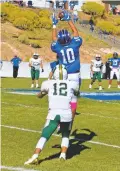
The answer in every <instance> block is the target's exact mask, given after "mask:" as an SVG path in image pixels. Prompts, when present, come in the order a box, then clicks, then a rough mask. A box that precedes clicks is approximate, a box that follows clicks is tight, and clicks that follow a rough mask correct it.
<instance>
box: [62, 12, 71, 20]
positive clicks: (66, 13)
mask: <svg viewBox="0 0 120 171" xmlns="http://www.w3.org/2000/svg"><path fill="white" fill-rule="evenodd" d="M63 13H64V17H63V18H61V21H69V20H71V16H70V13H69V12H68V11H63Z"/></svg>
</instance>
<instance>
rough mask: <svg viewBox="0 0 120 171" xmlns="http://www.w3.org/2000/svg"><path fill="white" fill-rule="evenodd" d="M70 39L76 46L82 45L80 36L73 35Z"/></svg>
mask: <svg viewBox="0 0 120 171" xmlns="http://www.w3.org/2000/svg"><path fill="white" fill-rule="evenodd" d="M72 41H73V42H74V43H75V44H76V45H77V46H78V47H80V46H81V45H82V38H81V37H79V36H78V37H73V39H72Z"/></svg>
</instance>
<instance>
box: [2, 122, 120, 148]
mask: <svg viewBox="0 0 120 171" xmlns="http://www.w3.org/2000/svg"><path fill="white" fill-rule="evenodd" d="M1 126H2V127H4V128H10V129H17V130H21V131H27V132H34V133H42V131H37V130H31V129H26V128H19V127H14V126H8V125H1ZM53 135H54V136H56V137H60V135H58V134H53ZM73 139H75V140H78V141H80V140H82V141H83V140H84V139H78V138H73ZM87 142H89V143H92V144H97V145H102V146H107V147H112V148H120V146H118V145H113V144H107V143H103V142H98V141H87Z"/></svg>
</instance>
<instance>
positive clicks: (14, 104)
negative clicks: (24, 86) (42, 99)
mask: <svg viewBox="0 0 120 171" xmlns="http://www.w3.org/2000/svg"><path fill="white" fill-rule="evenodd" d="M1 103H2V104H6V105H12V106H21V107H27V108H28V107H32V108H33V107H37V106H29V105H24V104H20V103H8V102H1Z"/></svg>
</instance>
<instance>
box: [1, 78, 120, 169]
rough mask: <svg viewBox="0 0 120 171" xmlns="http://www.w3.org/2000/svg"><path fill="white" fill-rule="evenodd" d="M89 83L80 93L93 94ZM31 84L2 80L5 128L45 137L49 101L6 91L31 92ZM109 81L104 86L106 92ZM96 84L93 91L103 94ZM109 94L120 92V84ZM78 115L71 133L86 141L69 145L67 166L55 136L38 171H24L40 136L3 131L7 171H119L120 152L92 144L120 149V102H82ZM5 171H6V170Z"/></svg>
mask: <svg viewBox="0 0 120 171" xmlns="http://www.w3.org/2000/svg"><path fill="white" fill-rule="evenodd" d="M89 82H90V80H83V82H82V87H81V91H89V90H88V85H89ZM30 84H31V80H30V79H25V78H24V79H23V78H18V79H13V78H2V92H1V94H2V98H1V99H2V110H1V124H2V125H8V126H14V127H18V128H25V129H31V130H37V131H41V130H42V128H43V126H44V123H45V119H46V116H47V111H48V103H47V97H45V98H43V99H38V98H37V97H36V96H33V95H31V96H30V95H15V94H10V93H7V92H6V91H5V89H4V88H26V89H27V88H29V87H30ZM107 86H108V81H103V87H104V88H105V90H104V91H108V90H107ZM97 87H98V85H97V82H96V83H95V85H94V87H93V89H92V90H91V91H94V92H95V91H98V90H96V89H95V88H97ZM109 91H111V92H112V91H118V90H117V88H116V81H114V82H113V88H111V89H110V90H109ZM78 111H79V112H80V115H76V117H75V121H74V125H73V129H72V132H74V133H73V135H74V136H75V137H76V138H79V139H81V138H84V139H85V141H84V142H82V141H77V140H70V142H71V145H70V148H69V151H68V155H67V156H68V160H66V161H65V162H61V161H60V160H59V152H60V148H55V145H60V143H61V138H60V137H56V136H52V137H51V139H50V140H49V141H48V142H47V144H46V146H45V148H44V149H43V152H42V153H41V155H40V156H39V159H40V160H41V163H40V164H39V165H33V166H24V162H25V161H26V160H27V159H28V158H30V157H31V155H32V154H33V151H34V148H35V146H36V143H37V141H38V139H39V137H40V134H39V133H37V132H36V133H35V132H26V131H22V130H16V129H10V128H5V127H2V128H1V131H2V135H1V137H2V142H1V143H2V146H1V147H2V148H1V152H2V153H1V159H2V163H1V165H3V166H12V167H23V168H26V169H35V170H40V171H51V170H52V171H119V170H120V164H119V161H120V159H119V158H120V157H119V156H120V155H119V154H120V148H113V147H109V146H104V145H100V144H93V143H90V142H88V140H91V141H95V142H102V143H106V144H110V145H117V146H119V147H120V101H113V102H109V103H106V102H104V101H95V100H90V99H85V98H80V99H79V100H78ZM2 170H4V171H5V170H6V171H7V169H2Z"/></svg>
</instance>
